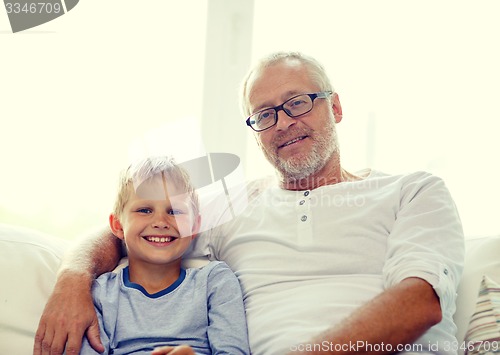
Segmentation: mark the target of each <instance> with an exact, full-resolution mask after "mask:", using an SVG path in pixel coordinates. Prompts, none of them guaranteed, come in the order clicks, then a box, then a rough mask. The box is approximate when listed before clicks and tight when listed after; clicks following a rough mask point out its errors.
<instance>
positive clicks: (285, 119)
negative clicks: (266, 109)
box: [276, 109, 297, 131]
mask: <svg viewBox="0 0 500 355" xmlns="http://www.w3.org/2000/svg"><path fill="white" fill-rule="evenodd" d="M276 119H277V120H278V121H277V122H276V129H277V130H278V131H284V130H287V129H288V128H290V126H292V125H294V124H295V123H296V122H297V121H296V119H295V118H292V117H290V116H288V115H287V114H286V112H285V111H284V110H283V109H281V110H279V111H278V112H276Z"/></svg>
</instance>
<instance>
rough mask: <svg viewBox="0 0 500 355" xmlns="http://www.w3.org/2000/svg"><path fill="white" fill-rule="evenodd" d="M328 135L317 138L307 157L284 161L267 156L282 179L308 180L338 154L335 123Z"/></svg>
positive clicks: (292, 180) (329, 129) (328, 129)
mask: <svg viewBox="0 0 500 355" xmlns="http://www.w3.org/2000/svg"><path fill="white" fill-rule="evenodd" d="M325 128H326V129H327V134H326V135H324V136H319V137H317V139H316V141H315V142H314V143H315V144H314V145H313V149H312V151H311V153H310V154H309V155H307V156H300V157H295V158H292V159H282V158H280V157H279V156H273V157H271V156H269V155H268V156H267V158H268V160H269V161H270V162H271V164H272V165H273V166H274V167H275V168H276V170H277V172H278V174H279V175H280V177H281V178H282V179H283V180H285V181H289V182H294V181H298V180H302V179H306V178H308V177H309V176H311V175H313V174H315V173H317V172H318V171H320V170H321V169H322V168H323V167H324V166H325V165H326V163H327V162H328V161H329V160H330V159H331V158H332V156H333V155H334V154H338V152H339V149H338V143H337V136H336V132H335V128H334V126H333V123H332V125H331V126H329V127H325Z"/></svg>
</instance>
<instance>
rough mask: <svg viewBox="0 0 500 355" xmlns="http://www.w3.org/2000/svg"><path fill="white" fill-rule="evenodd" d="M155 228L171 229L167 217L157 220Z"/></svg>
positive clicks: (154, 224)
mask: <svg viewBox="0 0 500 355" xmlns="http://www.w3.org/2000/svg"><path fill="white" fill-rule="evenodd" d="M153 227H154V228H165V229H168V228H170V225H169V223H168V220H167V217H164V216H160V217H158V218H156V219H155V221H154V222H153Z"/></svg>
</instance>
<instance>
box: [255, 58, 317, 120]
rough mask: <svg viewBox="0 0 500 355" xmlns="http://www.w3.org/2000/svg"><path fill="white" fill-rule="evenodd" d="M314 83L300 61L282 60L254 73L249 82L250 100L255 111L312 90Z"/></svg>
mask: <svg viewBox="0 0 500 355" xmlns="http://www.w3.org/2000/svg"><path fill="white" fill-rule="evenodd" d="M315 86H316V85H314V83H313V81H312V79H311V78H310V76H309V75H308V71H307V68H306V67H305V66H304V65H303V64H302V63H300V62H297V61H295V62H292V63H290V62H286V63H283V62H280V63H276V64H274V65H272V66H269V67H266V68H262V69H261V70H259V71H258V72H256V73H254V75H252V77H251V78H250V80H249V84H248V100H249V103H250V107H251V108H252V109H253V111H255V110H258V109H260V108H263V107H269V106H274V105H275V104H276V100H278V101H284V100H287V99H288V98H290V97H291V96H294V95H298V94H303V93H305V92H308V91H311V90H312V89H313V88H314V87H315Z"/></svg>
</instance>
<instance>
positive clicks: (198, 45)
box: [0, 0, 207, 238]
mask: <svg viewBox="0 0 500 355" xmlns="http://www.w3.org/2000/svg"><path fill="white" fill-rule="evenodd" d="M206 6H207V5H206V1H199V0H196V1H181V2H175V6H172V2H169V1H168V2H167V1H160V0H158V1H148V2H147V3H142V2H122V1H104V2H92V3H89V2H80V3H79V4H78V5H77V6H76V7H75V8H74V9H73V10H71V11H70V12H68V13H67V14H66V15H65V16H62V17H60V18H57V19H55V20H53V21H51V22H48V23H46V24H44V25H42V26H39V27H35V28H32V29H30V30H27V31H24V32H19V33H16V34H12V33H10V25H9V23H8V19H7V16H6V14H5V12H4V11H3V10H1V11H0V48H2V49H1V51H2V55H1V59H0V63H1V65H0V83H1V84H0V120H1V128H0V155H1V160H0V161H1V164H2V169H1V171H2V177H1V179H0V181H1V184H0V221H1V222H3V223H12V224H18V225H23V226H27V227H31V228H35V229H38V230H41V231H45V232H48V233H53V234H55V235H58V236H61V237H65V238H74V237H75V236H76V235H77V234H79V233H81V232H83V231H84V230H85V229H87V228H93V227H96V226H99V225H103V226H104V225H105V224H106V223H107V216H108V214H109V212H110V211H111V208H112V204H113V201H114V197H115V191H116V185H117V181H118V173H119V171H120V170H121V169H123V168H124V167H126V166H127V164H128V158H129V147H130V146H131V144H132V142H133V141H134V140H135V139H136V138H140V137H147V136H149V135H150V134H151V133H152V132H153V133H154V132H155V131H157V130H158V129H164V127H165V124H166V123H167V124H168V123H169V122H172V121H176V120H184V119H190V120H192V119H198V120H199V117H200V115H201V107H202V89H203V87H202V85H203V71H204V64H205V63H204V52H205V26H206V8H207V7H206ZM170 133H171V134H170V135H167V136H166V137H165V139H166V140H168V142H170V143H175V142H177V141H178V136H176V134H175V132H170ZM176 139H177V141H176ZM168 142H167V143H168ZM195 145H196V142H193V144H190V143H189V142H185V141H184V142H183V143H182V149H183V150H189V149H191V148H192V147H193V146H195ZM170 146H174V147H175V146H177V147H180V144H179V145H176V144H171V145H170Z"/></svg>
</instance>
